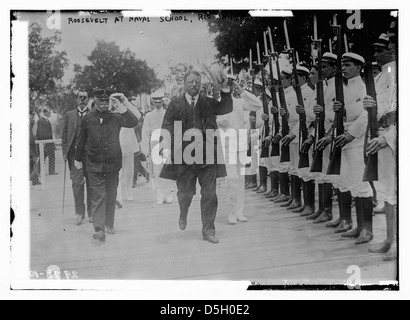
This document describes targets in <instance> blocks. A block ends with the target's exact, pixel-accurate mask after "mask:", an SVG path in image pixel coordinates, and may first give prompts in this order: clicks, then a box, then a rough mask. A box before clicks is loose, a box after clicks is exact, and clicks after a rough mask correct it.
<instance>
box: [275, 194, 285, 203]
mask: <svg viewBox="0 0 410 320" xmlns="http://www.w3.org/2000/svg"><path fill="white" fill-rule="evenodd" d="M287 201H289V198H288V197H287V196H285V195H284V194H281V195H280V197H279V198H278V199H276V200H275V201H274V202H275V203H282V202H287Z"/></svg>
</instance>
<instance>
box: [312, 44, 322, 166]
mask: <svg viewBox="0 0 410 320" xmlns="http://www.w3.org/2000/svg"><path fill="white" fill-rule="evenodd" d="M313 43H314V47H315V49H316V50H317V65H318V78H319V82H318V83H317V85H316V100H317V101H316V102H317V104H318V105H320V106H322V107H323V108H324V107H325V97H324V91H323V81H324V79H323V74H322V67H321V65H322V40H319V39H313ZM324 136H325V112H322V113H321V114H318V115H316V121H315V141H314V144H313V162H312V167H311V168H310V172H322V168H323V150H319V149H317V148H316V146H317V143H318V141H319V140H320V139H322V138H323V137H324Z"/></svg>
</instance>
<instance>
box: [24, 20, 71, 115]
mask: <svg viewBox="0 0 410 320" xmlns="http://www.w3.org/2000/svg"><path fill="white" fill-rule="evenodd" d="M30 30H31V31H30V34H29V94H30V106H31V108H34V107H36V106H37V105H38V103H39V101H43V100H44V99H47V98H49V97H50V96H52V95H54V94H56V89H57V86H58V82H59V81H60V80H61V79H62V77H63V76H64V71H65V69H66V68H67V67H68V59H67V57H66V52H65V51H58V50H57V49H56V46H57V45H59V44H60V43H61V36H60V33H59V32H56V33H55V34H54V35H53V36H51V37H46V38H43V37H42V35H41V31H42V28H41V26H40V25H39V24H38V23H32V24H31V26H30Z"/></svg>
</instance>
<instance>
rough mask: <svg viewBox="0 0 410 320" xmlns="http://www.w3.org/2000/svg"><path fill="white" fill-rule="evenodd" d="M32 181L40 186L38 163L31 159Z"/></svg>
mask: <svg viewBox="0 0 410 320" xmlns="http://www.w3.org/2000/svg"><path fill="white" fill-rule="evenodd" d="M30 180H31V182H32V183H33V185H37V184H40V181H39V180H38V163H36V162H34V160H33V159H30Z"/></svg>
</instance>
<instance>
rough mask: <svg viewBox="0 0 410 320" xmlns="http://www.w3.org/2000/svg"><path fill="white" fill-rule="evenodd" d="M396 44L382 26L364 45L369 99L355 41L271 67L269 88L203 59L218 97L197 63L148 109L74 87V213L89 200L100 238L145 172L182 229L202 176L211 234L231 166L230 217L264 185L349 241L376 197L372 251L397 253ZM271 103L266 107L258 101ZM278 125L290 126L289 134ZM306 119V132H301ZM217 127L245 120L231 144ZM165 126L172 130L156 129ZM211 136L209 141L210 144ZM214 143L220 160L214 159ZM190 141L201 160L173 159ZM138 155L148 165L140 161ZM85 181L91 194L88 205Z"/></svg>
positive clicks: (209, 237)
mask: <svg viewBox="0 0 410 320" xmlns="http://www.w3.org/2000/svg"><path fill="white" fill-rule="evenodd" d="M396 48H397V36H396V34H395V33H394V32H390V33H388V34H387V33H386V34H382V35H380V37H379V39H378V41H377V42H375V43H373V45H372V49H373V50H374V60H375V61H374V64H373V71H374V79H373V81H374V84H375V90H376V94H377V95H376V96H377V98H376V99H374V98H372V97H371V96H370V95H369V93H368V91H367V88H366V84H365V81H364V79H363V68H364V65H365V64H366V63H367V62H366V60H365V58H364V57H362V56H361V55H359V54H357V53H354V52H346V53H344V54H343V56H338V55H336V54H335V53H331V52H325V53H323V55H322V56H321V59H320V61H321V64H320V65H317V64H314V65H313V66H307V65H302V64H298V65H295V66H294V68H293V69H292V68H290V69H287V68H284V69H283V70H281V73H280V74H277V76H276V77H272V78H273V83H271V85H270V89H271V90H267V88H268V87H269V86H267V85H266V83H265V82H266V79H263V78H261V77H260V76H259V75H257V76H256V77H255V78H254V79H253V81H252V85H251V86H246V85H240V84H239V83H238V82H237V80H236V77H235V76H234V75H232V74H231V75H229V76H227V75H226V74H225V73H224V72H215V70H211V71H210V77H211V78H212V79H213V82H214V85H215V92H214V97H210V96H207V95H206V94H203V93H202V91H201V89H202V84H201V77H202V76H201V73H200V72H198V71H195V70H189V71H188V72H187V73H186V74H185V78H184V88H183V89H184V90H183V93H182V94H181V95H180V96H178V97H175V98H174V99H172V101H170V103H169V105H167V106H165V107H164V96H163V95H162V94H154V95H153V96H152V103H153V106H154V108H153V110H152V111H150V112H149V113H147V114H145V115H143V114H141V112H140V111H139V110H138V108H136V107H135V105H134V104H133V103H131V102H132V100H131V99H130V100H131V101H129V100H128V99H127V97H125V95H124V94H121V93H115V92H112V91H110V90H108V89H98V90H95V91H94V92H93V94H92V95H93V97H92V99H90V98H91V93H90V92H88V91H87V90H82V89H81V90H78V92H77V108H76V109H74V110H72V111H70V112H68V113H67V114H66V116H65V120H64V130H63V135H62V146H63V156H64V160H65V161H67V162H68V165H69V169H70V177H71V180H72V185H73V194H74V199H75V212H76V215H77V224H78V225H80V224H82V223H83V220H84V219H85V211H86V210H87V214H88V218H89V221H90V222H91V223H93V225H94V230H95V233H94V235H93V237H94V239H96V240H99V241H102V242H103V241H106V233H109V234H115V228H114V214H115V208H116V205H117V207H118V208H121V206H122V202H123V198H125V199H126V200H132V193H131V188H132V187H133V186H134V187H135V185H136V181H137V178H138V176H139V173H142V175H143V176H145V178H146V180H147V181H150V179H153V180H152V181H153V186H154V189H155V192H156V195H157V204H158V205H164V204H169V203H172V202H173V201H174V196H173V191H174V190H177V194H176V196H177V200H178V204H179V209H180V212H179V227H180V229H181V230H185V229H186V228H187V225H188V211H189V208H190V206H191V202H192V199H193V196H194V195H195V194H196V185H197V181H198V182H199V184H200V187H201V204H200V207H201V218H202V224H203V228H202V235H203V238H204V240H206V241H208V242H210V243H218V242H219V239H218V238H217V237H216V227H215V217H216V215H217V212H218V195H217V188H216V181H217V178H220V177H227V189H226V190H227V192H228V195H227V199H228V200H227V201H228V203H229V206H227V207H228V208H229V212H227V213H226V214H227V219H228V221H229V223H231V224H236V223H238V222H246V221H247V220H248V218H247V217H246V216H245V215H244V207H245V203H244V198H245V190H248V191H246V192H256V193H258V194H261V195H263V196H264V198H266V199H269V200H270V201H269V204H270V205H272V206H280V207H282V208H283V210H289V211H290V212H292V213H298V214H300V217H303V218H306V219H308V220H311V221H312V223H315V224H324V225H325V227H327V228H332V229H334V232H335V233H340V234H341V236H342V237H345V238H352V239H354V241H355V243H356V244H357V245H361V244H365V243H369V242H371V241H372V240H373V213H374V203H375V199H377V201H378V202H379V203H383V204H384V212H385V214H386V230H387V237H386V240H385V241H384V242H383V243H382V244H378V245H375V246H374V247H372V248H371V249H370V252H372V253H383V254H386V256H385V259H386V260H394V259H396V257H397V246H396V242H397V240H396V238H397V236H396V224H397V218H396V216H397V212H396V205H397V161H396V155H397V150H396V147H397V129H396V122H397V121H396V114H397V71H396V68H397V66H396V64H397V49H396ZM338 63H339V64H340V65H341V69H340V70H338ZM340 72H341V74H342V75H343V92H342V94H343V98H344V99H343V100H344V101H338V98H339V96H338V94H339V95H340V92H339V93H337V79H336V77H337V74H338V73H339V74H340ZM319 74H321V77H322V79H320V78H319V76H318V75H319ZM262 77H263V75H262ZM319 82H321V84H322V85H323V97H324V101H323V102H322V103H321V104H320V103H319V100H318V90H317V89H318V85H319ZM296 89H298V90H299V91H298V90H296ZM299 93H300V94H299ZM278 101H280V103H278ZM267 103H268V104H269V108H268V109H266V108H265V107H266V104H267ZM376 106H377V128H378V133H379V134H378V136H376V137H373V138H370V137H369V132H368V130H367V128H368V127H369V126H368V124H369V116H368V114H369V112H371V110H373V108H375V107H376ZM267 110H268V112H266V111H267ZM340 110H343V132H337V133H336V130H335V129H336V127H337V125H338V124H337V123H336V120H337V117H335V115H337V114H339V115H340V112H339V111H340ZM321 118H322V119H324V120H323V121H324V122H323V125H324V130H325V134H324V136H323V137H319V136H318V130H317V126H318V124H319V120H320V119H321ZM278 119H281V120H282V122H279V121H278ZM339 119H340V118H339ZM177 122H180V123H181V125H182V133H183V134H184V135H185V134H187V133H189V134H192V135H195V134H196V132H199V135H200V136H201V137H202V138H203V140H202V144H201V145H200V146H199V147H198V145H196V146H195V147H194V148H192V146H190V144H191V142H192V139H191V140H186V139H182V137H180V138H181V139H180V141H179V140H178V139H175V138H176V136H178V132H177V131H176V126H175V124H176V123H177ZM266 124H268V125H266ZM285 125H286V127H288V130H287V132H286V134H284V132H285V131H284V130H283V128H284V126H285ZM267 128H269V132H267ZM303 128H306V131H305V132H307V135H306V136H305V137H304V136H303V134H302V132H303ZM218 129H219V130H221V131H223V132H227V131H228V130H235V131H236V132H239V131H240V130H246V133H247V135H246V140H243V139H240V135H239V134H238V135H237V138H238V140H237V142H236V143H235V145H236V148H235V149H233V150H232V149H231V148H230V144H229V145H228V144H227V143H226V141H224V140H223V139H222V140H221V139H219V138H217V139H216V140H215V139H214V140H212V141H209V139H208V136H207V135H206V131H207V130H215V131H217V130H218ZM161 130H162V131H161ZM164 131H166V132H168V133H170V135H169V136H166V135H163V132H164ZM167 137H168V138H167ZM195 141H196V140H195ZM196 142H198V141H196ZM209 144H211V145H212V149H213V151H214V152H210V150H209V148H207V145H209ZM255 145H256V148H255ZM220 146H222V154H223V161H222V162H221V161H220V159H217V157H218V155H219V154H220V151H221V150H220ZM267 146H268V147H269V152H268V153H267V154H266V153H264V152H263V149H264V148H266V147H267ZM275 147H276V148H278V149H280V150H282V152H283V150H285V149H286V148H288V150H289V154H288V158H286V157H281V156H279V155H277V154H275V153H274V152H273V151H272V149H273V148H275ZM336 148H340V149H341V155H340V161H341V164H340V173H337V174H334V173H332V172H329V170H328V168H329V166H330V162H331V161H330V159H331V158H332V156H333V153H334V151H335V149H336ZM53 150H54V148H53ZM187 150H188V151H189V153H190V154H194V157H195V156H199V158H200V159H201V161H194V162H193V163H192V162H190V161H188V160H187V159H186V158H185V157H183V159H180V160H181V161H180V162H178V159H177V155H178V154H179V153H180V154H184V155H185V154H186V153H187V152H188V151H187ZM199 151H201V152H199ZM202 151H203V152H202ZM318 151H320V152H322V153H323V158H322V159H323V164H322V166H321V170H316V171H314V170H311V166H310V165H309V166H301V165H300V162H301V160H303V159H308V161H309V163H310V164H311V163H312V162H314V161H315V156H316V155H317V153H318ZM199 153H200V155H199ZM376 153H377V154H378V168H377V169H378V173H379V178H378V181H374V182H373V183H370V182H368V181H363V175H364V172H365V170H366V162H365V159H366V158H368V157H369V156H370V155H372V154H376ZM49 156H50V157H51V156H52V155H51V154H50V155H49ZM158 157H159V159H160V161H158ZM209 157H214V158H213V160H214V161H213V162H212V161H211V162H209V161H208V160H209ZM302 158H303V159H302ZM196 159H198V158H196ZM232 159H237V161H232ZM240 159H246V160H245V161H240ZM145 160H146V161H147V163H149V164H150V166H147V167H144V166H142V165H141V161H145ZM149 175H152V176H151V177H149ZM268 178H270V179H269V183H268ZM316 186H317V190H316ZM85 190H87V205H85V204H84V199H85V196H84V195H85ZM316 195H317V199H316ZM334 201H337V203H338V208H339V210H338V215H339V216H338V217H337V219H334V218H335V212H334V209H333V202H334ZM352 208H355V212H356V217H357V221H356V223H354V222H353V219H352Z"/></svg>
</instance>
